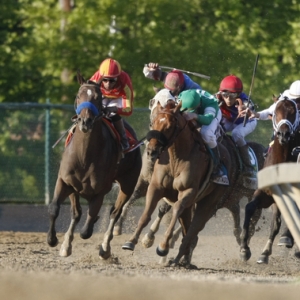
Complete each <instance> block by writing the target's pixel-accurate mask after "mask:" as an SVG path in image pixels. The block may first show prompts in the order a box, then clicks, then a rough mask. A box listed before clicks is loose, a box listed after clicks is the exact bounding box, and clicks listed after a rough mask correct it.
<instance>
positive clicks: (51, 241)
mask: <svg viewBox="0 0 300 300" xmlns="http://www.w3.org/2000/svg"><path fill="white" fill-rule="evenodd" d="M71 193H73V190H72V188H70V187H69V186H67V185H66V184H65V183H64V182H63V181H62V179H61V178H58V179H57V181H56V185H55V190H54V197H53V200H52V202H51V203H50V204H49V206H48V213H49V217H50V227H49V231H48V233H47V243H48V245H49V246H50V247H55V246H57V244H58V239H57V236H56V230H55V221H56V219H57V217H58V215H59V210H60V205H61V203H63V201H64V200H65V199H66V198H67V197H68V196H69V195H70V194H71Z"/></svg>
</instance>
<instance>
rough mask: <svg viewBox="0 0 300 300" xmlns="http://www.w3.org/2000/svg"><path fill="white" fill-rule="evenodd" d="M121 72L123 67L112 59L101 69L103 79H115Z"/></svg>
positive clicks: (104, 62) (102, 65)
mask: <svg viewBox="0 0 300 300" xmlns="http://www.w3.org/2000/svg"><path fill="white" fill-rule="evenodd" d="M121 72H122V69H121V65H120V64H119V63H118V62H117V61H116V60H114V59H112V58H107V59H105V60H104V61H103V62H102V63H101V65H100V67H99V73H100V75H101V77H108V78H114V77H118V76H119V75H120V74H121Z"/></svg>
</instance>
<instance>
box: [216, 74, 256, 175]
mask: <svg viewBox="0 0 300 300" xmlns="http://www.w3.org/2000/svg"><path fill="white" fill-rule="evenodd" d="M216 97H217V98H218V100H219V107H220V109H221V112H222V121H221V124H222V125H223V128H224V129H225V131H226V132H230V131H231V134H232V138H233V140H234V142H235V143H236V145H237V147H238V148H239V151H240V155H241V158H242V161H243V164H244V172H243V173H244V176H245V177H250V178H256V172H255V170H254V169H253V166H252V163H251V161H250V156H249V152H248V151H249V150H248V148H249V147H248V144H247V142H246V141H245V137H246V136H247V135H248V134H250V133H251V132H253V131H254V129H255V127H256V125H257V121H256V120H255V119H248V120H247V122H246V124H245V126H244V125H243V122H244V116H243V113H242V112H243V111H244V110H245V108H246V105H247V103H248V96H247V95H246V94H245V93H243V83H242V81H241V79H240V78H239V77H237V76H235V75H229V76H226V77H225V78H223V80H222V81H221V83H220V88H219V92H218V93H217V94H216Z"/></svg>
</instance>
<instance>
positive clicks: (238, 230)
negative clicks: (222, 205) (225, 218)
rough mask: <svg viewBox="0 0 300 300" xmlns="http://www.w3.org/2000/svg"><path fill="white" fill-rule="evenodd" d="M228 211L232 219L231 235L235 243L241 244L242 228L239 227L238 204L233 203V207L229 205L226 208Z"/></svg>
mask: <svg viewBox="0 0 300 300" xmlns="http://www.w3.org/2000/svg"><path fill="white" fill-rule="evenodd" d="M227 208H228V209H229V211H230V212H231V215H232V218H233V225H234V226H233V234H234V236H235V239H236V241H237V243H238V244H239V245H240V244H241V233H242V228H241V225H240V222H241V219H240V211H241V210H240V204H239V203H238V202H237V203H234V205H231V206H229V207H227Z"/></svg>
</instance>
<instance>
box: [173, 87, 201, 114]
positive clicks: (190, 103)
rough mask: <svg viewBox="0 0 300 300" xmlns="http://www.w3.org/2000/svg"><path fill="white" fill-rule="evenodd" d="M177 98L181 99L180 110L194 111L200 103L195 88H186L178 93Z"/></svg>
mask: <svg viewBox="0 0 300 300" xmlns="http://www.w3.org/2000/svg"><path fill="white" fill-rule="evenodd" d="M178 100H179V101H181V110H187V111H188V112H194V111H195V109H196V108H197V107H198V106H199V104H200V95H199V93H198V92H197V90H186V91H183V92H181V93H180V94H179V95H178Z"/></svg>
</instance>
